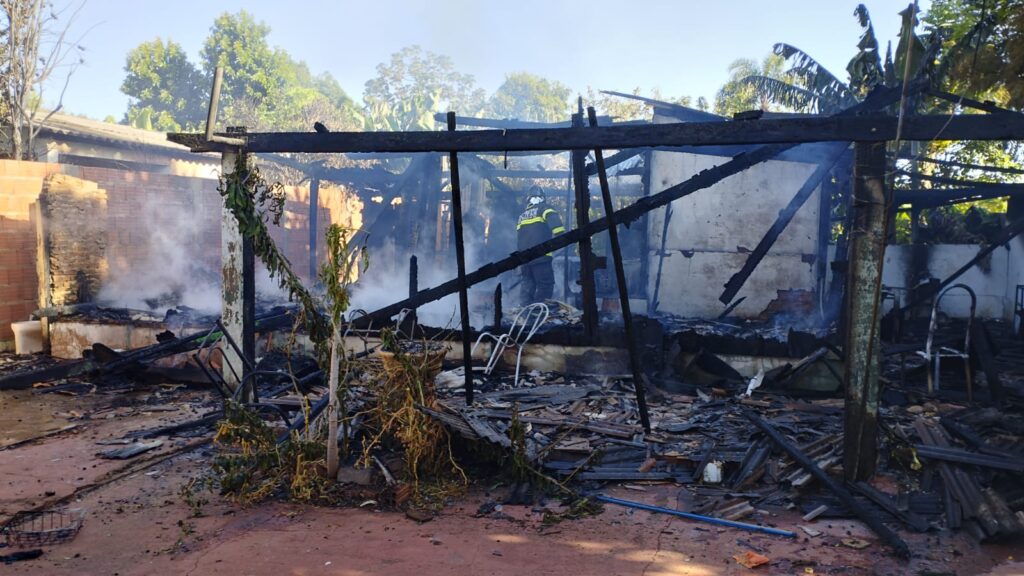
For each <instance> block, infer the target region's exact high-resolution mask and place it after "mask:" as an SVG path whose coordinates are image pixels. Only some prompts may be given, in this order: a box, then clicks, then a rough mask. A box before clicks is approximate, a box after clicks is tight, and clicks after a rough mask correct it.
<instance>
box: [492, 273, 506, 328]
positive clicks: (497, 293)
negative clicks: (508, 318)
mask: <svg viewBox="0 0 1024 576" xmlns="http://www.w3.org/2000/svg"><path fill="white" fill-rule="evenodd" d="M503 314H504V311H503V310H502V309H501V282H498V285H497V286H496V287H495V288H494V331H495V332H501V320H502V316H503Z"/></svg>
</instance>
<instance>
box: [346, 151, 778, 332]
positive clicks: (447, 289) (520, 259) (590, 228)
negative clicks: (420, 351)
mask: <svg viewBox="0 0 1024 576" xmlns="http://www.w3.org/2000/svg"><path fill="white" fill-rule="evenodd" d="M793 146H795V145H793V144H776V145H771V146H762V147H759V148H757V149H755V150H752V151H751V152H749V153H747V154H743V155H741V156H739V157H737V158H734V159H733V160H730V161H729V162H726V163H724V164H721V165H718V166H715V167H713V168H709V169H707V170H705V171H703V172H701V173H699V174H697V175H696V176H694V177H693V178H690V179H689V180H687V181H686V182H683V183H681V184H677V185H675V186H672V187H670V188H667V189H665V190H663V191H661V192H659V193H658V194H655V195H653V196H646V197H644V198H641V199H640V200H637V201H636V202H634V203H633V204H631V205H629V206H627V207H625V208H622V209H620V210H616V211H615V222H616V224H628V223H630V222H632V221H634V220H636V219H638V218H640V217H641V216H643V215H644V214H646V213H647V212H650V211H651V210H654V209H655V208H660V207H662V206H665V205H666V204H669V203H670V202H672V201H674V200H677V199H679V198H682V197H684V196H687V195H689V194H693V193H694V192H697V191H699V190H703V189H705V188H709V187H711V186H713V185H715V184H716V183H718V182H720V181H722V180H724V179H725V178H728V177H729V176H732V175H734V174H738V173H740V172H742V171H744V170H746V169H747V168H749V167H751V166H753V165H755V164H758V163H760V162H763V161H765V160H769V159H771V158H773V157H775V156H777V155H778V154H780V153H781V152H783V151H784V150H788V149H790V148H792V147H793ZM607 229H608V218H607V217H602V218H599V219H597V220H594V221H592V222H589V223H587V224H584V225H583V226H581V227H579V228H576V229H573V230H569V231H568V232H565V233H564V234H559V235H558V236H555V237H554V238H552V239H551V240H547V241H545V242H541V243H540V244H537V245H536V246H533V247H532V248H527V249H526V250H522V251H520V252H513V253H512V254H510V255H509V256H508V257H507V258H504V259H502V260H498V261H496V262H491V263H489V264H485V265H483V266H481V267H480V268H478V269H476V270H474V271H473V272H469V273H467V274H466V286H473V285H474V284H478V283H480V282H483V281H485V280H488V279H490V278H494V277H495V276H498V275H499V274H502V273H504V272H508V271H509V270H513V269H515V268H517V267H519V266H521V265H522V264H525V263H527V262H530V261H533V260H535V259H537V258H540V257H541V256H544V255H546V254H547V253H549V252H554V251H556V250H560V249H562V248H565V247H566V246H570V245H572V244H576V243H577V242H580V240H582V239H584V238H590V237H591V236H593V235H594V234H597V233H598V232H603V231H605V230H607ZM458 289H459V284H458V279H452V280H449V281H447V282H445V283H443V284H440V285H438V286H435V287H433V288H427V289H425V290H421V291H420V292H418V293H417V294H416V296H414V297H412V298H406V299H405V300H402V301H400V302H395V303H394V304H390V305H388V306H385V307H383V308H380V309H378V310H375V311H374V312H371V313H369V314H367V315H366V316H362V317H360V318H357V319H356V320H354V324H355V325H357V326H366V325H368V324H370V323H371V322H378V321H380V320H384V319H387V318H390V317H392V316H394V315H395V314H398V313H399V312H401V311H402V309H404V308H414V307H418V306H422V305H424V304H427V303H430V302H433V301H435V300H440V299H441V298H444V297H445V296H447V295H449V294H453V293H455V292H456V291H457V290H458Z"/></svg>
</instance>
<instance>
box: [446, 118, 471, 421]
mask: <svg viewBox="0 0 1024 576" xmlns="http://www.w3.org/2000/svg"><path fill="white" fill-rule="evenodd" d="M448 131H449V132H454V131H455V112H449V113H448ZM448 159H449V162H448V164H449V166H448V170H449V172H450V174H451V183H452V226H453V228H454V232H455V261H456V264H457V265H458V269H459V278H458V280H459V312H460V314H461V316H462V363H463V369H464V370H465V372H466V405H467V406H471V405H472V404H473V358H472V356H471V353H470V343H469V339H470V337H471V336H470V327H469V292H468V289H467V286H466V245H465V243H464V241H463V236H462V190H461V188H460V184H459V155H458V153H456V152H452V153H451V154H450V155H449V157H448Z"/></svg>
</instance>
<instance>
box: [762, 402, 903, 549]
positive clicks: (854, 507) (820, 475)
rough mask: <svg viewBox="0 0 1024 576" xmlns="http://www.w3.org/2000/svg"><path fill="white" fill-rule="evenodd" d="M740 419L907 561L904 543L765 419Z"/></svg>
mask: <svg viewBox="0 0 1024 576" xmlns="http://www.w3.org/2000/svg"><path fill="white" fill-rule="evenodd" d="M742 410H743V415H744V416H746V417H747V419H748V420H750V421H751V422H753V424H754V426H757V427H758V429H760V430H761V431H762V432H764V433H765V434H766V435H767V436H768V437H769V438H771V440H772V442H774V443H775V445H776V446H778V447H779V448H781V449H782V451H783V452H785V453H786V454H788V455H789V457H790V458H792V459H793V461H795V462H796V463H797V464H799V465H800V466H801V467H803V469H804V470H806V471H807V472H808V473H809V474H810V475H811V476H814V478H815V479H816V480H817V481H818V482H821V483H822V484H823V485H824V486H825V487H826V488H828V489H829V490H831V491H832V493H833V494H835V495H836V497H837V498H838V499H839V501H840V502H841V503H842V504H843V506H845V507H846V509H847V510H849V511H850V512H852V513H853V514H856V515H857V517H858V518H860V520H861V521H862V522H864V523H865V524H867V525H868V527H869V528H871V530H872V531H873V532H874V533H875V534H877V535H878V536H879V537H880V538H881V539H882V541H883V542H885V544H886V545H888V546H889V547H890V548H892V549H893V551H894V552H896V554H897V555H899V556H900V557H902V558H909V557H910V548H908V547H907V543H906V542H904V541H903V539H902V538H900V536H899V534H896V533H895V532H893V531H892V530H891V529H890V528H889V527H888V526H886V525H885V524H884V523H882V521H881V520H879V519H878V518H877V517H876V516H874V515H873V514H871V513H870V512H868V511H867V510H864V508H863V507H861V506H860V505H859V504H858V503H857V501H856V500H855V499H854V498H853V494H850V492H849V491H848V490H847V489H846V488H844V487H843V486H842V485H841V484H840V483H839V482H836V480H835V479H833V478H832V477H831V476H829V475H828V473H827V472H825V471H824V470H822V469H821V468H819V467H818V465H817V464H815V463H814V461H813V460H811V459H810V458H808V457H807V456H806V455H805V454H804V453H803V452H801V451H800V449H799V448H797V447H796V446H794V445H792V444H790V443H789V442H788V441H787V440H786V439H785V438H784V437H783V436H782V434H780V433H779V431H778V430H776V429H775V428H774V427H773V426H772V425H771V424H769V423H768V422H767V421H766V420H765V419H763V418H761V417H760V416H758V415H757V414H754V413H753V412H751V411H750V410H749V409H746V408H743V409H742Z"/></svg>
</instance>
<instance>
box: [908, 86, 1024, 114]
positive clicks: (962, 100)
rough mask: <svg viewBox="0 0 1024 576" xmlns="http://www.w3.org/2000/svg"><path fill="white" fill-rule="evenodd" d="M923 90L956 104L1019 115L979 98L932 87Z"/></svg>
mask: <svg viewBox="0 0 1024 576" xmlns="http://www.w3.org/2000/svg"><path fill="white" fill-rule="evenodd" d="M925 92H926V93H928V94H929V95H930V96H934V97H936V98H938V99H940V100H945V101H946V102H950V103H952V104H956V105H957V106H966V107H968V108H974V109H975V110H981V111H984V112H989V113H991V114H1008V115H1017V116H1021V113H1020V112H1016V111H1014V110H1008V109H1006V108H1000V107H999V106H996V104H995V102H982V101H980V100H974V99H973V98H968V97H966V96H957V95H956V94H952V93H950V92H944V91H942V90H935V89H934V88H932V89H928V90H926V91H925Z"/></svg>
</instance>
